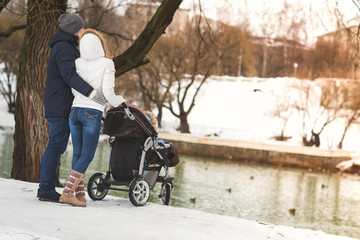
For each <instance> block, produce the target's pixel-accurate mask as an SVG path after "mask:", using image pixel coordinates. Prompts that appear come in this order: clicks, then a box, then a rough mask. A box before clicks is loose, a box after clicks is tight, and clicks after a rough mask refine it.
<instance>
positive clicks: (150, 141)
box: [87, 104, 174, 206]
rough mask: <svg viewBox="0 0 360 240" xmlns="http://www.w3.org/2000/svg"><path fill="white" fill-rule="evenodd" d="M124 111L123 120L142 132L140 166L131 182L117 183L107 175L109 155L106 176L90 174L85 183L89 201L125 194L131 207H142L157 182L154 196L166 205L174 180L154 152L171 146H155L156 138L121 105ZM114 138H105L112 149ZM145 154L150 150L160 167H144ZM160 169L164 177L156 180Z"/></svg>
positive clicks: (156, 143) (156, 152)
mask: <svg viewBox="0 0 360 240" xmlns="http://www.w3.org/2000/svg"><path fill="white" fill-rule="evenodd" d="M123 107H124V112H125V115H124V118H129V119H130V120H132V121H134V122H135V124H136V125H137V126H138V127H139V128H140V129H142V131H143V132H144V133H145V134H146V135H147V136H148V137H147V138H146V140H145V142H144V144H143V146H142V149H141V157H140V164H139V169H138V174H137V176H134V178H133V179H132V180H131V181H117V180H114V179H113V178H112V172H111V154H110V157H109V162H108V167H107V171H106V174H103V173H101V172H98V173H95V174H93V175H92V176H91V177H90V179H89V182H88V185H87V190H88V194H89V196H90V198H91V199H92V200H94V201H96V200H102V199H103V198H104V197H105V196H106V195H107V193H108V191H109V190H116V191H123V192H128V193H129V199H130V202H131V203H132V204H133V205H134V206H144V205H145V204H146V203H147V202H148V200H149V198H150V193H151V190H152V189H153V187H154V186H155V184H156V183H157V182H159V183H161V190H160V193H159V195H158V197H159V201H160V204H163V205H169V203H170V198H171V191H172V189H173V183H172V181H173V180H174V177H172V176H170V175H169V167H168V166H167V159H165V158H164V157H163V156H162V155H161V153H160V152H159V151H158V150H161V149H166V148H169V147H171V145H172V144H171V143H165V144H159V143H158V142H157V141H156V138H155V137H153V136H151V134H149V133H148V131H146V129H144V128H145V127H144V126H143V124H141V123H140V121H139V119H137V118H136V116H134V115H133V114H132V113H131V112H130V110H129V108H128V106H127V105H126V104H123ZM116 138H121V137H117V136H110V137H109V144H110V147H112V143H113V142H114V141H115V139H116ZM149 150H153V151H154V153H155V154H157V156H158V158H159V159H160V162H161V164H159V165H157V166H151V165H149V164H148V163H147V164H145V156H146V153H147V152H148V151H149ZM162 169H164V172H165V175H163V176H160V172H161V170H162Z"/></svg>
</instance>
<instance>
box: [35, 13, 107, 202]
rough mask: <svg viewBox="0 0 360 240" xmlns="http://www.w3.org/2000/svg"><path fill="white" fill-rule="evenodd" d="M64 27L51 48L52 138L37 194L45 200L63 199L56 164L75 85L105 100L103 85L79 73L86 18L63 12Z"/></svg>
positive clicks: (48, 104) (48, 101) (48, 102)
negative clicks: (94, 84) (77, 62)
mask: <svg viewBox="0 0 360 240" xmlns="http://www.w3.org/2000/svg"><path fill="white" fill-rule="evenodd" d="M58 21H59V26H60V30H59V31H57V32H56V34H55V35H54V36H53V37H52V38H51V39H50V42H49V45H50V48H51V52H50V57H49V61H48V67H47V77H46V87H45V96H44V107H45V117H46V118H47V120H48V122H49V141H48V145H47V147H46V150H45V153H44V155H43V158H42V161H41V165H40V184H39V189H38V194H37V197H38V199H39V200H41V201H53V202H59V198H60V194H59V193H58V192H56V191H55V183H56V168H57V166H58V164H59V161H60V157H61V155H62V154H63V153H64V152H65V150H66V146H67V144H68V140H69V135H70V128H69V120H68V117H69V113H70V108H71V105H72V101H73V98H74V97H73V95H72V92H71V88H74V89H75V90H77V91H78V92H80V93H81V94H83V95H85V96H88V97H89V98H90V99H92V100H94V101H96V102H98V103H100V104H104V103H105V101H106V100H105V98H104V96H103V94H102V91H101V89H98V90H94V89H93V88H92V87H91V86H90V85H89V84H88V83H87V82H85V81H84V80H83V79H82V78H81V77H80V76H79V75H78V74H77V73H76V68H75V59H77V58H78V57H79V56H80V54H79V50H78V47H77V46H78V41H79V38H78V36H79V34H80V33H81V32H82V31H83V30H84V21H83V20H82V19H81V17H79V16H77V15H75V14H62V15H61V16H60V17H59V19H58Z"/></svg>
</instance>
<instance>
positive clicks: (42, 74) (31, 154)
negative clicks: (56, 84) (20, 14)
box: [11, 0, 67, 182]
mask: <svg viewBox="0 0 360 240" xmlns="http://www.w3.org/2000/svg"><path fill="white" fill-rule="evenodd" d="M66 5H67V1H66V0H48V1H45V0H28V12H27V29H26V33H25V38H24V43H23V47H22V50H21V57H20V67H19V78H18V82H17V99H16V107H15V134H14V153H13V166H12V170H11V177H12V178H14V179H19V180H24V181H30V182H39V175H40V162H41V159H42V156H43V153H44V151H45V148H46V145H47V140H48V123H47V121H46V119H45V117H44V107H43V96H44V90H45V79H46V66H47V61H48V57H49V53H50V48H49V46H48V43H49V40H50V38H51V37H52V36H53V35H54V34H55V32H56V30H57V29H58V26H57V19H58V17H59V16H60V14H61V13H64V12H65V11H66Z"/></svg>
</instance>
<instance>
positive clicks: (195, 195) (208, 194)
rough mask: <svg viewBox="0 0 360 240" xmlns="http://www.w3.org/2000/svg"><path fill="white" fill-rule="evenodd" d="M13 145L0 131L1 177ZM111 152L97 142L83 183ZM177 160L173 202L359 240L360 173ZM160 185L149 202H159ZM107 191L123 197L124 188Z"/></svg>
mask: <svg viewBox="0 0 360 240" xmlns="http://www.w3.org/2000/svg"><path fill="white" fill-rule="evenodd" d="M12 148H13V140H12V135H4V134H0V169H1V171H0V177H5V178H9V177H10V171H11V156H12ZM109 152H110V150H109V145H108V144H106V143H104V144H100V145H99V147H98V149H97V152H96V155H95V159H94V160H93V162H92V163H91V164H90V166H89V169H88V171H87V172H86V176H85V181H86V182H87V181H88V179H89V178H90V177H91V175H92V174H93V173H95V172H105V171H106V169H107V164H108V158H109ZM71 157H72V147H71V145H69V147H68V149H67V152H66V153H65V154H64V156H63V157H62V159H61V171H60V182H61V183H65V181H66V179H67V177H68V174H69V172H70V170H71ZM180 161H181V162H180V164H179V165H178V166H176V167H175V168H171V170H170V174H171V175H172V176H174V177H175V181H174V190H173V192H172V199H171V202H170V205H172V206H176V207H184V208H191V209H197V210H201V211H206V212H211V213H216V214H221V215H229V216H235V217H241V218H245V219H250V220H257V221H262V222H267V223H272V224H281V225H288V226H295V227H298V228H309V229H313V230H322V231H324V232H326V233H331V234H337V235H345V236H349V237H354V238H360V207H359V203H360V181H359V180H360V178H359V177H356V176H349V175H343V176H342V175H340V174H324V173H314V172H308V171H304V170H297V169H286V168H278V167H272V166H264V165H258V164H251V163H241V162H235V161H230V160H223V159H208V158H196V157H188V156H181V157H180ZM159 185H160V184H156V186H155V188H154V189H153V190H152V192H151V193H152V197H151V199H150V201H151V202H158V199H157V196H156V195H157V194H158V193H159V191H160V189H159V187H160V186H159ZM109 194H112V195H117V196H121V197H124V198H127V193H124V192H118V191H110V192H109ZM289 209H295V214H294V215H293V214H291V213H290V212H289Z"/></svg>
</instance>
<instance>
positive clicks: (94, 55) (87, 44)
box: [79, 29, 108, 60]
mask: <svg viewBox="0 0 360 240" xmlns="http://www.w3.org/2000/svg"><path fill="white" fill-rule="evenodd" d="M79 49H80V57H81V58H83V59H85V60H95V59H98V58H102V57H108V56H107V53H106V52H107V51H106V43H105V40H104V39H103V37H102V36H101V34H100V33H99V32H97V31H95V30H93V29H86V30H85V31H83V32H82V33H81V36H80V44H79Z"/></svg>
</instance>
